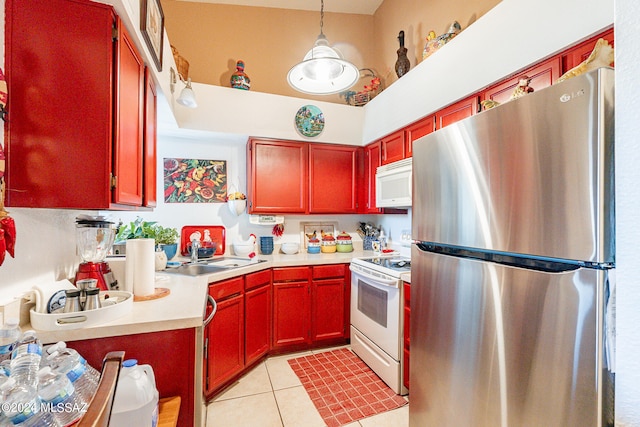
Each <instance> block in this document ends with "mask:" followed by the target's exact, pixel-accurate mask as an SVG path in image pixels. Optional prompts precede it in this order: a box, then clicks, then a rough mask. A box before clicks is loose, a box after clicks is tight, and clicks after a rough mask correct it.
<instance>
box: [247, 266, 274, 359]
mask: <svg viewBox="0 0 640 427" xmlns="http://www.w3.org/2000/svg"><path fill="white" fill-rule="evenodd" d="M244 307H245V309H244V312H245V318H244V322H245V323H244V328H245V349H244V352H245V358H244V359H245V366H250V365H251V364H253V362H255V361H257V360H259V359H260V358H261V357H262V356H264V355H266V354H267V353H268V352H269V349H270V348H271V323H272V322H271V317H272V316H271V269H267V270H263V271H259V272H256V273H251V274H247V275H246V276H245V296H244Z"/></svg>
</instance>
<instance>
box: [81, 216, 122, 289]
mask: <svg viewBox="0 0 640 427" xmlns="http://www.w3.org/2000/svg"><path fill="white" fill-rule="evenodd" d="M116 234H117V229H116V227H114V224H113V222H110V221H107V220H105V218H104V217H101V216H96V217H91V216H86V215H82V216H79V217H77V218H76V245H77V248H78V252H80V257H81V258H82V261H83V262H82V263H80V265H79V266H78V271H77V272H76V282H77V281H78V280H82V279H96V280H97V281H98V282H97V284H96V287H98V288H99V289H100V290H103V291H109V290H117V289H119V286H118V281H117V280H116V279H115V277H114V275H113V272H112V271H111V268H110V267H109V264H108V263H107V262H106V261H105V258H106V257H107V254H108V253H109V251H111V247H112V246H113V241H114V240H115V237H116Z"/></svg>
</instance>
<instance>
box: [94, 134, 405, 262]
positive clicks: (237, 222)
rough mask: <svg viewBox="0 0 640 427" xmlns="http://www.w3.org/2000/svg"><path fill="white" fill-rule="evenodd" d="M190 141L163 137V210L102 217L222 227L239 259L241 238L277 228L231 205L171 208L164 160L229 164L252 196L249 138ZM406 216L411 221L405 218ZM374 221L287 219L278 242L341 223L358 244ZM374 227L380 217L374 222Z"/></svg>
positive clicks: (231, 177) (232, 178)
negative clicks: (317, 224) (363, 227)
mask: <svg viewBox="0 0 640 427" xmlns="http://www.w3.org/2000/svg"><path fill="white" fill-rule="evenodd" d="M180 134H182V135H185V134H187V135H188V137H184V136H178V135H176V134H175V133H173V134H164V135H159V137H158V176H157V180H158V183H157V185H158V206H157V207H156V209H154V211H153V212H101V214H103V215H111V217H112V219H113V220H114V221H116V222H118V221H119V220H122V221H124V222H127V221H133V220H135V218H136V217H138V216H139V217H141V218H143V219H145V220H148V221H158V222H159V223H160V224H161V225H163V226H171V227H176V228H178V230H180V229H181V228H182V226H184V225H222V226H224V227H225V228H226V232H227V239H226V246H227V252H226V254H227V255H233V252H232V249H231V243H232V242H233V241H234V240H235V239H236V238H239V239H242V240H246V239H248V238H249V235H250V234H252V233H253V234H255V235H256V236H261V235H262V236H268V235H271V231H272V228H273V226H263V225H254V224H250V222H249V215H248V214H246V213H244V214H242V215H240V216H235V215H233V214H232V213H231V212H230V211H229V209H228V207H227V205H226V204H225V203H165V202H164V199H163V190H162V189H163V159H164V158H172V157H173V158H191V159H206V160H226V161H227V175H228V185H229V186H231V185H233V186H235V188H236V189H237V190H238V191H241V192H243V193H245V194H246V193H247V183H246V163H247V162H246V141H247V139H246V137H242V136H235V135H229V134H217V133H210V132H182V131H181V132H180ZM405 217H406V216H405ZM362 218H368V217H366V216H364V217H363V216H360V215H312V216H291V215H287V216H285V224H284V225H285V232H284V235H283V236H282V237H280V238H276V239H275V241H274V242H275V244H276V245H278V244H281V243H283V242H300V222H309V221H331V222H337V223H338V227H339V229H340V230H345V231H347V232H349V233H350V234H352V236H353V237H354V239H355V240H359V239H358V237H357V235H356V232H355V231H356V229H357V227H358V221H359V220H362ZM372 220H373V221H374V222H375V221H376V219H375V218H373V219H372Z"/></svg>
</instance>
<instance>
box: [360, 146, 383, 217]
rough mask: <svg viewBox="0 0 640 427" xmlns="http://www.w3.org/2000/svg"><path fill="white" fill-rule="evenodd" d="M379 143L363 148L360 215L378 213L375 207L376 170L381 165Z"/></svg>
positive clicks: (378, 210)
mask: <svg viewBox="0 0 640 427" xmlns="http://www.w3.org/2000/svg"><path fill="white" fill-rule="evenodd" d="M380 151H381V150H380V141H378V142H374V143H373V144H369V145H367V146H366V147H364V181H365V185H364V186H365V196H364V199H365V200H364V203H363V209H362V210H363V212H362V213H380V212H382V210H381V209H379V208H377V207H376V170H377V169H378V166H380V165H381V164H382V163H381V162H382V160H381V153H380Z"/></svg>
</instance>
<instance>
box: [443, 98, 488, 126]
mask: <svg viewBox="0 0 640 427" xmlns="http://www.w3.org/2000/svg"><path fill="white" fill-rule="evenodd" d="M478 104H479V103H478V96H476V95H474V96H470V97H469V98H466V99H463V100H462V101H458V102H456V103H454V104H451V105H449V106H448V107H445V108H443V109H442V110H440V111H438V112H437V113H436V114H435V120H436V129H442V128H443V127H445V126H448V125H450V124H451V123H455V122H458V121H460V120H462V119H466V118H467V117H471V116H473V115H474V114H476V113H477V112H478Z"/></svg>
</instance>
